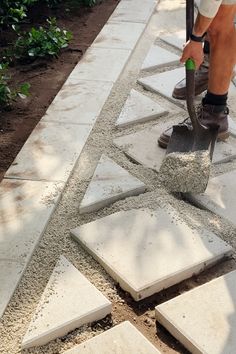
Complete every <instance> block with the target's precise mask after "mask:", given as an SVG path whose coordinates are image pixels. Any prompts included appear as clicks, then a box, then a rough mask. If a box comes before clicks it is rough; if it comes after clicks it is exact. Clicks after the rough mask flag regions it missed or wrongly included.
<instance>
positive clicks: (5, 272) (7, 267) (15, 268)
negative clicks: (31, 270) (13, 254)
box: [0, 259, 24, 318]
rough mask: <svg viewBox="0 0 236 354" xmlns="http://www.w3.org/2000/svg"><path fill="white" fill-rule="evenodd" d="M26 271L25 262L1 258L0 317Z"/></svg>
mask: <svg viewBox="0 0 236 354" xmlns="http://www.w3.org/2000/svg"><path fill="white" fill-rule="evenodd" d="M23 271H24V262H18V261H17V260H8V259H0V318H1V317H2V315H3V313H4V311H5V309H6V307H7V305H8V302H9V301H10V299H11V297H12V294H13V292H14V291H15V289H16V287H17V285H18V283H19V281H20V278H21V276H22V274H23Z"/></svg>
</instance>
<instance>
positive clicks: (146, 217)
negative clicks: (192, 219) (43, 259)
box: [72, 207, 231, 301]
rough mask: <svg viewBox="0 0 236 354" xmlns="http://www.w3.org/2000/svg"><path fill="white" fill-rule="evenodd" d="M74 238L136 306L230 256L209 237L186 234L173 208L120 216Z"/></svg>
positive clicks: (228, 249)
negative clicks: (129, 296)
mask: <svg viewBox="0 0 236 354" xmlns="http://www.w3.org/2000/svg"><path fill="white" fill-rule="evenodd" d="M72 235H73V237H74V238H75V240H77V241H78V242H79V243H81V245H82V246H83V247H84V248H85V249H86V250H87V251H88V252H89V253H90V254H92V256H93V257H94V258H95V259H96V260H97V261H98V262H100V263H101V264H102V266H103V267H104V268H105V269H106V271H107V272H108V273H109V274H110V275H111V276H112V277H113V278H114V279H115V280H116V281H117V282H118V283H119V284H120V286H121V287H122V288H123V289H124V290H125V291H128V292H129V293H130V294H131V295H132V297H133V298H134V299H135V300H136V301H139V300H141V299H143V298H146V297H148V296H150V295H152V294H154V293H157V292H159V291H161V290H163V289H165V288H168V287H170V286H172V285H174V284H176V283H179V282H180V281H182V280H184V279H187V278H189V277H191V276H192V275H193V274H196V273H198V272H200V271H202V270H203V269H204V268H205V267H206V266H209V265H210V264H212V263H215V262H217V261H218V260H219V259H221V258H222V257H224V256H225V255H226V254H228V253H231V247H230V246H229V245H227V244H226V243H225V242H223V241H222V240H221V239H219V238H218V237H217V236H216V235H214V234H213V233H212V232H210V231H206V230H201V229H198V230H192V229H190V228H189V227H188V226H187V224H185V223H184V221H183V220H182V219H181V218H180V217H179V215H178V213H177V212H176V211H175V210H173V209H172V208H171V207H166V209H163V208H162V209H161V208H160V209H157V210H155V211H154V210H149V209H138V210H129V211H121V212H118V213H115V214H112V215H109V216H107V217H104V218H102V219H99V220H96V221H94V222H91V223H88V224H85V225H82V226H80V227H78V228H76V229H74V230H72ZM121 255H122V257H121ZM173 255H174V257H173Z"/></svg>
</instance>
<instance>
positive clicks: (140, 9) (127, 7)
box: [109, 0, 157, 23]
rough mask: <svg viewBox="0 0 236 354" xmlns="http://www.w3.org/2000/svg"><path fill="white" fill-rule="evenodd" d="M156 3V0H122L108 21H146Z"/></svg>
mask: <svg viewBox="0 0 236 354" xmlns="http://www.w3.org/2000/svg"><path fill="white" fill-rule="evenodd" d="M156 5H157V1H156V0H123V1H121V2H120V3H119V4H118V6H117V7H116V9H115V11H114V12H113V14H112V15H111V17H110V19H109V21H112V22H114V21H118V22H123V21H127V22H141V23H147V22H148V20H149V18H150V16H151V15H152V13H153V11H154V9H155V7H156Z"/></svg>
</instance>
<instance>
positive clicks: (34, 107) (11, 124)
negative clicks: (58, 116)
mask: <svg viewBox="0 0 236 354" xmlns="http://www.w3.org/2000/svg"><path fill="white" fill-rule="evenodd" d="M118 3H119V0H104V1H102V2H101V3H100V4H98V5H97V6H95V7H93V8H85V7H77V8H75V9H73V10H72V11H69V12H68V10H67V7H68V6H66V5H65V4H62V5H61V6H60V7H58V8H55V9H48V8H46V7H42V5H40V8H39V7H38V8H37V7H34V9H32V11H31V13H30V23H29V24H27V23H26V24H25V25H24V26H23V29H27V28H28V27H32V26H38V25H41V24H43V23H45V20H46V18H48V17H56V18H57V23H58V25H59V27H60V28H64V29H66V30H68V31H71V32H72V33H73V39H72V41H71V42H70V44H69V47H68V48H66V49H65V50H64V51H63V52H62V53H61V55H60V57H59V58H58V59H56V58H55V59H47V60H37V61H34V62H33V63H27V64H20V65H19V64H17V65H15V66H14V67H12V68H11V69H10V72H11V77H12V79H11V81H12V82H11V84H12V85H13V86H17V85H19V84H22V83H24V82H28V83H30V85H31V88H30V97H28V98H27V99H25V100H20V99H19V100H17V101H16V102H14V103H13V105H12V107H11V110H10V111H8V112H3V113H0V114H1V117H0V157H1V158H0V181H1V180H2V178H3V176H4V174H5V172H6V171H7V169H8V168H9V166H10V165H11V164H12V162H13V160H14V159H15V157H16V155H17V154H18V152H19V151H20V149H21V147H22V146H23V145H24V143H25V141H26V140H27V138H28V136H29V135H30V133H31V132H32V130H33V129H34V127H35V126H36V124H37V123H38V122H39V120H40V119H41V118H42V116H43V115H44V114H45V112H46V110H47V108H48V106H49V105H50V103H51V102H52V101H53V99H54V97H55V96H56V94H57V92H58V91H59V90H60V88H61V86H62V85H63V83H64V82H65V80H66V79H67V77H68V75H69V74H70V73H71V71H72V70H73V68H74V67H75V65H76V64H77V63H78V61H79V60H80V59H81V58H82V56H83V54H84V52H85V51H86V49H87V48H88V47H89V46H90V45H91V43H92V42H93V41H94V39H95V38H96V36H97V34H98V33H99V32H100V30H101V29H102V27H103V26H104V24H105V23H106V21H107V20H108V18H109V17H110V15H111V13H112V12H113V10H114V9H115V7H116V6H117V4H118ZM13 39H14V35H13V34H12V32H11V31H9V30H5V31H3V32H2V33H1V35H0V46H1V49H4V48H5V47H6V46H7V45H8V44H9V43H10V42H11V41H12V40H13Z"/></svg>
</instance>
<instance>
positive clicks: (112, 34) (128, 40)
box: [93, 22, 146, 50]
mask: <svg viewBox="0 0 236 354" xmlns="http://www.w3.org/2000/svg"><path fill="white" fill-rule="evenodd" d="M145 27H146V25H145V24H142V23H130V22H108V23H107V24H106V25H105V26H104V27H103V29H102V30H101V32H100V33H99V35H98V36H97V38H96V39H95V41H94V42H93V47H99V48H122V49H131V50H132V49H133V48H134V47H135V45H136V43H137V42H138V40H139V38H140V36H141V35H142V33H143V31H144V29H145Z"/></svg>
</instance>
